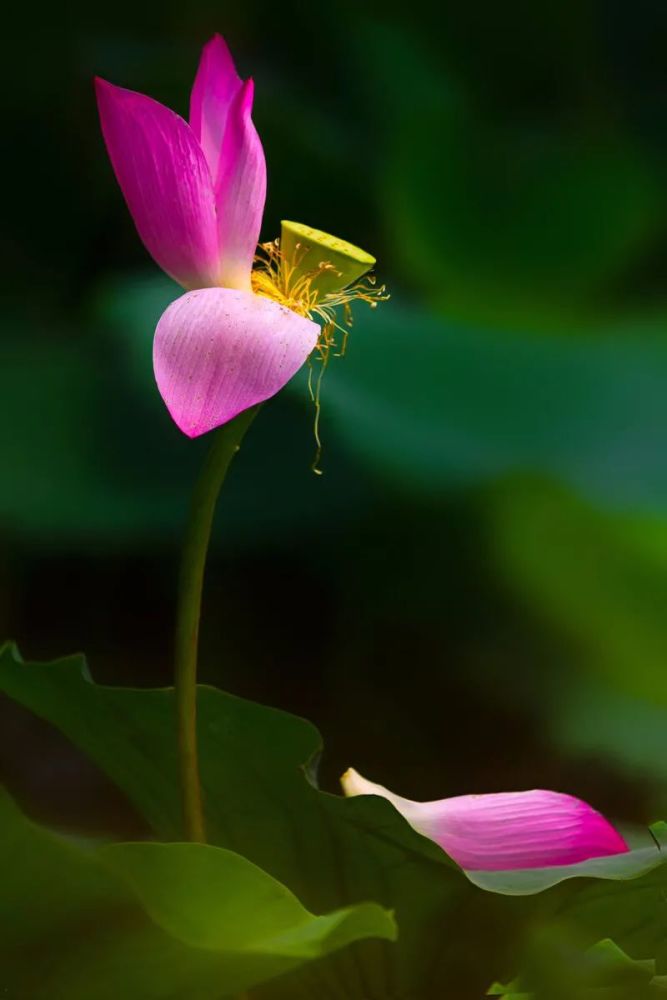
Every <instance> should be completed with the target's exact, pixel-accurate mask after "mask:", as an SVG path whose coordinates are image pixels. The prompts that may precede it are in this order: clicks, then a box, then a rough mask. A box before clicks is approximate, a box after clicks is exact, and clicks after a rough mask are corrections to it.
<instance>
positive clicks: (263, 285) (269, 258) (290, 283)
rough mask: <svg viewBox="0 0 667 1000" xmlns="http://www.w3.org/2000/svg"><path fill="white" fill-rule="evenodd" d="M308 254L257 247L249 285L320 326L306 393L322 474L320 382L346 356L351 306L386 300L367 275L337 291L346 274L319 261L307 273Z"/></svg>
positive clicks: (298, 247) (303, 246) (299, 248)
mask: <svg viewBox="0 0 667 1000" xmlns="http://www.w3.org/2000/svg"><path fill="white" fill-rule="evenodd" d="M304 228H305V227H304ZM311 232H317V231H316V230H312V231H311ZM345 246H347V244H345ZM322 249H324V248H322ZM312 250H313V246H312V244H310V245H309V244H308V243H306V242H303V243H301V242H296V243H293V245H291V246H290V252H289V253H287V252H286V251H284V250H283V249H282V248H281V244H280V240H279V239H276V240H274V241H273V242H272V243H260V244H259V246H258V248H257V253H256V255H255V266H254V268H253V271H252V274H251V284H252V290H253V292H254V293H255V295H261V296H263V297H264V298H267V299H271V300H272V301H273V302H277V303H278V304H279V305H281V306H285V307H286V308H287V309H291V310H292V312H295V313H298V315H299V316H306V317H307V318H308V319H312V320H316V321H319V323H320V335H319V338H318V341H317V345H316V347H315V351H314V354H313V355H311V357H310V358H309V359H308V391H309V393H310V398H311V400H312V402H313V403H314V405H315V426H314V433H315V442H316V445H317V452H316V455H315V459H314V462H313V471H314V472H317V473H318V474H320V472H321V470H320V469H319V468H318V463H319V459H320V455H321V453H322V443H321V440H320V434H319V424H320V390H321V387H322V378H323V376H324V373H325V371H326V369H327V366H328V364H329V360H330V358H331V357H342V356H343V355H344V354H345V349H346V347H347V338H348V334H349V331H350V327H351V326H352V308H351V305H352V303H353V302H356V301H360V302H366V303H368V305H369V306H370V307H371V309H375V308H376V306H377V304H378V302H385V301H386V300H387V299H388V298H389V296H388V295H387V293H386V288H385V286H384V285H380V286H377V285H376V282H375V277H374V275H372V274H365V275H363V277H361V278H357V279H356V280H354V281H353V282H352V283H351V284H348V285H347V286H346V287H339V285H340V283H341V282H344V280H345V274H344V272H343V271H341V270H339V269H338V268H337V267H336V266H335V264H333V263H331V262H330V261H328V260H319V261H318V262H317V263H316V264H315V266H313V267H311V268H310V270H307V269H306V267H305V266H304V258H306V257H308V260H309V263H310V262H311V261H312V260H313V256H312ZM320 253H321V251H320ZM320 253H318V254H317V256H320ZM334 256H335V255H334ZM369 259H371V260H372V258H369ZM327 289H329V290H327ZM339 310H340V312H341V313H342V315H340V313H339ZM339 317H340V319H339ZM315 363H316V364H319V370H318V371H317V374H314V364H315Z"/></svg>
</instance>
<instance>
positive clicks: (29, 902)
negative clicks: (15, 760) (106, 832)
mask: <svg viewBox="0 0 667 1000" xmlns="http://www.w3.org/2000/svg"><path fill="white" fill-rule="evenodd" d="M0 870H1V871H2V892H1V893H0V926H1V927H2V934H1V935H0V967H1V968H2V984H3V987H4V988H5V990H7V991H11V995H12V996H17V997H30V998H31V1000H43V998H44V1000H46V998H49V1000H113V998H116V997H119V996H123V997H128V998H131V1000H177V998H179V997H182V996H188V997H192V998H201V1000H211V998H216V997H221V996H222V995H223V994H231V993H236V992H237V991H239V990H245V989H247V988H249V987H251V986H256V985H257V984H259V983H262V982H264V981H266V980H268V979H271V978H273V977H275V976H279V975H282V974H284V973H285V972H287V971H290V970H292V969H294V968H295V967H298V966H299V965H302V964H303V963H305V962H309V961H310V960H312V959H318V958H322V957H323V956H325V955H327V954H329V953H331V952H332V951H335V950H337V949H339V948H342V947H344V946H346V945H348V944H349V943H350V942H352V941H356V940H359V939H360V938H365V937H382V938H388V939H391V938H393V937H394V923H393V920H392V919H391V917H390V916H389V915H388V914H387V913H386V912H385V911H384V910H382V909H381V908H380V907H379V906H377V905H376V904H374V903H365V904H361V905H359V906H355V907H350V908H348V909H346V910H340V911H338V912H335V913H330V914H328V915H326V916H321V917H320V916H314V915H313V914H312V913H309V912H308V911H307V910H306V909H304V907H303V906H302V905H301V904H300V903H299V901H298V900H297V899H296V897H295V896H294V895H293V894H292V893H291V892H289V890H287V889H286V888H285V887H284V886H283V885H281V884H280V883H279V882H277V881H276V880H275V879H273V878H271V877H270V876H269V875H267V874H266V873H265V872H263V871H261V870H260V869H259V868H257V867H256V866H255V865H253V864H251V863H250V862H249V861H246V860H245V859H244V858H242V857H240V856H239V855H237V854H234V853H233V852H231V851H227V850H223V849H221V848H218V847H206V846H203V845H200V844H155V843H145V844H117V845H112V846H107V847H103V848H101V849H99V848H95V847H94V846H92V845H86V844H83V843H80V842H74V841H71V840H67V839H65V838H64V837H62V836H59V835H57V834H55V833H52V832H50V831H47V830H44V829H42V828H40V827H38V826H37V825H35V824H34V823H32V822H30V821H28V820H27V819H25V818H24V817H23V816H22V814H21V813H20V812H19V810H18V809H17V808H16V806H15V805H14V804H13V803H12V801H11V799H10V798H9V797H8V796H7V795H6V794H5V793H4V792H0Z"/></svg>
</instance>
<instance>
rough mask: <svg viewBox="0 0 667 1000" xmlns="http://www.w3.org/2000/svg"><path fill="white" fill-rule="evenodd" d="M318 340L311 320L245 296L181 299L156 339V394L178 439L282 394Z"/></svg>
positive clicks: (199, 294) (217, 293)
mask: <svg viewBox="0 0 667 1000" xmlns="http://www.w3.org/2000/svg"><path fill="white" fill-rule="evenodd" d="M319 332H320V331H319V327H318V325H317V324H316V323H313V322H312V321H311V320H309V319H306V318H305V317H303V316H298V315H297V314H296V313H294V312H291V310H289V309H286V308H285V307H284V306H280V305H278V304H277V303H276V302H272V301H271V300H270V299H264V298H261V297H260V296H258V295H252V294H251V293H249V292H241V291H238V290H236V289H231V288H203V289H200V290H199V291H196V292H188V294H187V295H182V296H181V297H180V298H178V299H176V301H175V302H172V304H171V305H170V306H169V307H168V308H167V310H166V311H165V312H164V313H163V314H162V317H161V318H160V321H159V323H158V325H157V329H156V331H155V341H154V344H153V366H154V370H155V378H156V380H157V384H158V389H159V390H160V393H161V395H162V398H163V399H164V401H165V403H166V404H167V409H168V410H169V412H170V414H171V415H172V417H173V419H174V421H175V422H176V424H177V425H178V426H179V427H180V429H181V430H182V431H183V433H184V434H187V435H188V437H198V436H199V435H200V434H205V433H206V431H210V430H212V429H213V428H214V427H218V426H219V425H220V424H224V423H226V422H227V421H228V420H231V419H232V418H233V417H235V416H236V414H237V413H240V412H241V410H246V409H248V407H250V406H254V405H255V404H256V403H260V402H262V400H264V399H268V398H269V397H270V396H273V395H275V393H277V392H278V391H279V390H280V389H282V387H283V386H284V385H285V383H286V382H288V381H289V380H290V379H291V378H292V376H293V375H294V374H295V373H296V372H297V371H298V370H299V368H301V366H302V365H303V363H304V362H305V360H306V358H307V357H308V355H309V354H310V352H311V351H312V350H313V348H314V347H315V344H316V343H317V338H318V336H319Z"/></svg>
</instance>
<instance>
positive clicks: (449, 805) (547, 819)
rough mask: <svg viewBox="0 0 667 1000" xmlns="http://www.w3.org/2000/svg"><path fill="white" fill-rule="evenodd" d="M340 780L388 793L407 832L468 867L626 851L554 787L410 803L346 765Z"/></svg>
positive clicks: (353, 789) (595, 815)
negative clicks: (414, 832)
mask: <svg viewBox="0 0 667 1000" xmlns="http://www.w3.org/2000/svg"><path fill="white" fill-rule="evenodd" d="M341 780H342V784H343V789H344V791H345V794H346V795H380V796H382V797H383V798H386V799H389V801H390V802H391V803H392V804H393V805H394V806H395V808H396V809H397V810H398V811H399V812H400V813H402V815H403V816H404V817H405V819H406V820H407V821H408V823H410V825H411V826H412V827H414V829H415V830H417V831H418V832H419V833H421V834H423V836H425V837H429V838H430V839H431V840H434V841H435V842H436V844H439V845H440V847H442V849H443V850H444V851H446V852H447V854H449V856H450V857H451V858H453V859H454V861H456V862H457V864H459V865H460V866H461V867H462V868H466V869H468V871H502V870H510V869H517V868H550V867H552V866H555V865H572V864H576V863H578V862H579V861H586V860H587V859H588V858H598V857H603V856H606V855H611V854H623V853H625V852H627V851H628V850H629V848H628V845H627V844H626V842H625V840H624V839H623V837H622V836H621V835H620V833H618V831H617V830H615V829H614V827H613V826H612V825H611V823H609V822H608V821H607V820H606V819H605V818H604V816H602V815H601V814H600V813H599V812H597V811H596V810H595V809H593V807H592V806H589V805H588V804H587V803H586V802H583V801H582V800H581V799H577V798H574V796H572V795H564V794H562V793H561V792H550V791H542V790H534V791H529V792H499V793H494V794H490V795H460V796H457V797H456V798H451V799H441V800H439V801H437V802H412V801H410V800H409V799H402V798H400V797H399V796H397V795H393V794H392V792H389V791H388V790H387V789H386V788H383V787H382V785H376V784H374V783H373V782H371V781H367V780H366V779H365V778H363V777H362V776H361V775H360V774H357V772H356V771H353V770H350V771H348V772H346V774H345V775H343V778H342V779H341Z"/></svg>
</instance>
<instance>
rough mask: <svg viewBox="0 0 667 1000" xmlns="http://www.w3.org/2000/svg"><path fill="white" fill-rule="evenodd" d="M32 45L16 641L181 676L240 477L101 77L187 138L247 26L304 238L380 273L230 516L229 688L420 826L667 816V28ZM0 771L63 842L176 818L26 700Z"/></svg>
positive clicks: (456, 10)
mask: <svg viewBox="0 0 667 1000" xmlns="http://www.w3.org/2000/svg"><path fill="white" fill-rule="evenodd" d="M14 17H18V18H25V21H24V23H19V22H18V21H17V22H16V23H15V24H14V25H13V26H11V27H9V28H8V30H7V41H6V45H5V47H4V53H3V64H4V65H3V71H4V73H5V74H6V80H5V81H4V82H3V86H2V92H3V97H4V101H5V105H6V107H5V109H4V113H3V123H4V136H5V147H6V149H7V150H8V153H7V154H6V156H5V157H4V159H3V163H2V170H3V173H4V177H3V180H4V184H3V191H4V198H3V226H2V230H3V236H2V250H3V253H4V257H5V264H4V268H3V275H4V278H5V287H4V291H3V310H2V320H1V322H2V330H1V337H2V339H1V343H0V372H1V373H2V374H1V378H2V387H3V391H2V393H0V416H1V419H0V463H1V466H2V469H3V470H4V475H3V477H2V489H1V490H0V539H1V549H0V599H1V600H0V623H1V626H2V627H1V628H0V632H2V633H3V634H4V635H7V636H11V637H13V638H15V639H17V640H18V641H19V643H20V645H21V648H22V651H23V653H24V655H25V656H26V657H31V658H45V659H46V658H51V657H54V656H58V655H61V654H66V653H71V652H74V651H77V650H83V651H85V652H86V654H87V655H88V657H89V661H90V664H91V669H92V672H93V675H94V676H95V678H96V679H98V680H100V681H106V682H111V683H123V684H135V685H140V686H143V685H166V684H168V683H169V681H170V668H171V638H172V621H173V612H174V593H175V577H176V570H177V560H178V554H179V545H180V540H181V537H182V533H183V527H184V522H185V513H186V508H187V501H188V496H189V492H190V489H191V486H192V483H193V480H194V477H195V475H196V470H197V468H198V466H199V464H200V462H201V460H202V456H203V454H204V452H205V449H206V447H207V441H206V440H205V439H203V440H200V441H197V442H190V441H188V440H186V439H185V438H184V437H182V436H181V435H180V434H179V432H178V431H177V430H176V428H175V427H174V426H173V425H172V424H171V422H170V420H169V418H168V416H167V414H166V411H165V410H164V408H163V405H162V403H161V401H160V399H159V397H158V394H157V390H156V388H155V385H154V382H153V377H152V370H151V362H150V355H151V340H152V334H153V330H154V327H155V323H156V320H157V318H158V316H159V315H160V312H161V310H162V308H163V307H164V305H165V304H166V303H167V302H169V301H170V299H171V298H173V297H174V296H175V295H176V294H177V291H178V290H177V289H176V288H175V286H173V285H171V284H170V282H169V281H168V280H167V279H165V278H164V277H163V276H162V275H161V274H160V272H159V270H158V268H157V267H156V266H155V265H154V264H153V263H152V261H151V260H150V258H149V257H148V255H147V254H146V252H145V251H144V249H143V247H142V245H141V244H140V242H139V240H138V238H137V236H136V233H135V231H134V227H133V224H132V222H131V219H130V217H129V215H128V212H127V210H126V208H125V205H124V202H123V200H122V196H121V194H120V191H119V189H118V187H117V185H116V182H115V179H114V177H113V174H112V171H111V168H110V165H109V163H108V160H107V156H106V153H105V150H104V147H103V143H102V139H101V136H100V133H99V127H98V122H97V116H96V109H95V105H94V100H93V90H92V84H91V80H92V76H93V75H94V74H99V75H101V76H104V77H106V78H108V79H109V80H111V81H112V82H114V83H118V84H122V85H124V86H127V87H131V88H134V89H137V90H140V91H142V92H144V93H147V94H150V95H151V96H153V97H155V98H157V99H159V100H161V101H163V102H164V103H166V104H168V105H169V106H170V107H173V108H175V109H176V110H178V111H179V112H181V113H183V114H187V107H188V97H189V89H190V86H191V83H192V79H193V76H194V72H195V69H196V65H197V60H198V56H199V51H200V48H201V45H202V44H203V43H204V41H206V39H207V38H208V37H209V36H210V35H211V34H212V33H213V32H214V31H220V32H222V33H223V34H224V35H225V36H226V38H227V40H228V42H229V44H230V46H231V48H232V51H233V53H234V55H235V57H236V60H237V64H238V68H239V71H240V72H241V74H242V75H243V76H248V75H252V76H254V78H255V82H256V104H255V109H256V110H255V121H256V124H257V126H258V129H259V132H260V134H261V136H262V139H263V142H264V145H265V149H266V154H267V160H268V168H269V196H268V204H267V211H266V215H265V223H264V229H263V238H266V239H271V238H273V237H274V236H275V235H277V234H278V232H279V222H280V219H281V218H290V219H296V220H300V221H303V222H305V223H307V224H309V225H313V226H316V227H318V228H321V229H324V230H328V231H331V232H333V233H335V234H336V235H338V236H341V237H343V238H345V239H348V240H351V241H353V242H355V243H358V244H360V245H361V246H363V247H364V248H365V249H367V250H369V251H370V252H372V253H373V254H375V255H376V256H377V258H378V261H379V264H378V275H379V277H380V279H381V280H382V281H386V282H387V284H388V285H389V287H390V289H391V292H392V299H391V301H390V302H389V303H388V304H386V305H385V306H383V307H381V308H379V309H378V310H376V311H375V312H373V313H371V312H370V311H367V310H366V308H365V307H364V306H363V305H360V306H359V307H358V308H357V311H356V322H355V326H354V329H353V331H352V334H351V336H350V341H349V349H348V354H347V356H346V358H345V359H343V360H341V361H336V362H335V364H332V366H331V369H330V370H329V372H328V373H327V377H326V380H325V382H324V386H323V413H322V436H323V441H324V454H323V459H322V466H323V469H324V475H323V476H321V477H316V476H314V475H313V474H312V472H311V471H310V463H311V460H312V456H313V451H314V444H313V440H312V425H313V411H312V407H311V405H310V404H309V402H308V399H307V394H306V388H305V384H304V381H303V379H301V378H297V379H296V380H295V382H294V384H293V385H292V386H291V387H290V388H289V389H288V390H287V391H285V392H284V393H282V394H281V396H280V397H279V398H278V399H276V400H274V401H272V402H271V403H270V404H269V405H267V406H266V407H265V409H264V411H263V413H262V415H261V418H260V419H259V420H258V422H257V424H256V425H255V426H254V427H253V429H252V431H251V433H250V434H249V436H248V438H247V441H246V445H245V446H244V449H243V451H242V453H241V455H240V457H239V459H238V461H237V464H236V465H235V467H234V470H233V473H232V475H231V476H230V479H229V482H228V486H227V487H226V490H225V493H224V496H223V500H222V502H221V504H220V508H219V518H218V522H217V526H216V539H215V547H214V550H213V553H212V556H211V560H210V567H209V574H208V581H207V590H206V601H205V612H204V614H205V617H204V623H203V632H202V657H201V659H202V675H203V677H204V678H205V679H206V680H208V681H210V682H212V683H215V684H217V685H220V686H222V687H224V688H226V689H228V690H230V691H232V692H235V693H237V694H240V695H244V696H246V697H250V698H253V699H256V700H258V701H261V702H263V703H266V704H271V705H275V706H279V707H281V708H284V709H287V710H289V711H292V712H295V713H297V714H302V715H305V716H307V717H308V718H310V719H311V720H312V721H313V722H315V723H316V724H317V725H318V727H319V728H320V729H321V731H322V733H323V735H324V739H325V742H326V746H327V753H326V756H325V758H324V760H323V764H322V775H323V784H324V786H325V787H328V788H330V789H332V790H333V789H335V788H336V787H337V786H336V779H337V775H338V774H339V773H340V772H341V771H342V770H343V769H344V768H345V767H346V766H348V765H349V764H354V765H355V766H356V767H358V768H359V769H360V770H361V771H363V772H365V773H367V774H368V776H369V777H371V778H373V779H374V780H377V781H380V782H382V783H384V784H387V785H389V786H390V787H392V788H395V789H396V790H397V791H399V792H401V793H402V794H404V795H407V796H409V797H413V798H418V799H419V798H437V797H442V796H445V795H453V794H457V793H462V792H469V791H480V792H481V791H493V790H500V789H515V788H516V789H521V788H530V787H534V786H543V787H553V788H558V789H560V790H562V791H568V792H572V793H574V794H577V795H580V796H583V797H585V798H587V799H588V800H590V801H591V802H593V803H594V804H595V805H596V806H598V807H599V808H601V809H603V810H605V811H606V812H608V813H609V814H610V815H612V816H615V817H618V818H619V819H622V820H635V821H646V820H653V819H656V818H657V817H658V816H663V817H664V816H665V815H666V814H667V783H666V780H665V779H666V778H667V658H666V655H665V654H666V652H667V615H666V613H665V608H666V606H667V448H666V444H667V337H666V325H665V320H666V319H667V281H666V275H667V211H666V209H667V63H666V61H665V58H664V50H665V41H666V40H667V7H665V5H664V4H662V3H660V2H659V0H653V2H650V0H639V2H636V3H634V4H632V5H630V4H627V3H622V2H620V0H612V2H605V3H598V4H596V3H592V2H589V0H566V2H559V3H550V2H543V3H541V4H538V5H535V4H529V3H527V2H516V3H508V4H502V5H499V4H495V3H493V2H491V0H486V2H484V0H481V2H472V3H466V4H462V3H460V2H453V0H451V2H450V0H445V2H444V3H442V4H440V5H435V4H433V5H432V4H430V3H427V2H425V0H412V2H411V3H410V4H402V3H401V4H399V3H393V2H388V3H382V4H375V3H367V4H361V5H360V4H353V3H349V2H343V0H333V2H332V3H329V4H319V5H305V4H298V3H295V2H290V0H286V2H283V3H282V4H269V3H263V2H257V3H255V4H252V5H251V4H230V3H226V4H225V3H221V2H210V0H191V2H190V3H188V4H182V3H175V2H173V0H163V2H161V3H159V4H158V3H156V2H153V0H144V2H142V3H141V4H128V3H116V4H114V5H113V7H111V8H109V7H108V6H101V5H90V4H83V3H70V4H68V5H67V7H66V9H64V10H63V9H62V8H60V7H57V8H56V7H54V6H53V5H50V6H48V7H47V6H46V5H44V6H43V8H34V7H31V8H30V10H29V11H25V12H21V11H19V12H18V13H16V12H15V13H14ZM0 772H1V773H0V777H1V778H2V780H3V781H4V782H5V783H6V784H7V786H8V787H9V789H10V790H11V791H12V793H13V794H14V795H15V796H16V797H18V798H19V800H20V801H21V802H22V804H23V805H24V807H25V808H26V809H27V810H28V811H29V812H30V813H31V814H32V815H34V816H36V817H38V818H40V819H49V820H57V821H58V822H59V823H60V824H61V825H71V826H72V827H77V828H79V829H80V828H86V829H89V830H91V831H96V830H109V829H112V830H115V831H117V832H118V833H122V834H123V835H129V834H131V833H133V832H136V831H137V830H139V829H140V822H139V820H138V819H137V817H136V816H134V815H133V814H132V812H131V811H130V809H129V807H128V806H127V805H126V804H125V802H124V800H123V799H122V798H121V797H120V795H119V793H117V792H115V791H114V790H113V789H112V787H111V786H110V785H109V783H108V782H107V781H105V779H103V778H102V777H101V775H100V774H99V773H98V772H97V771H96V770H95V769H94V768H93V767H92V766H91V765H90V764H87V763H86V762H84V760H83V759H82V758H81V757H79V756H77V755H76V754H75V752H74V751H73V750H72V749H71V748H70V747H69V746H68V745H67V744H66V743H65V741H64V739H61V738H59V737H57V736H56V735H55V733H54V732H52V731H50V730H49V729H48V728H47V727H46V726H44V725H41V724H38V723H37V722H35V721H34V720H33V719H31V718H30V717H29V716H28V715H27V714H24V713H22V712H21V711H20V710H19V709H18V708H16V706H14V705H11V706H10V705H9V703H6V702H2V703H1V704H0Z"/></svg>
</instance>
